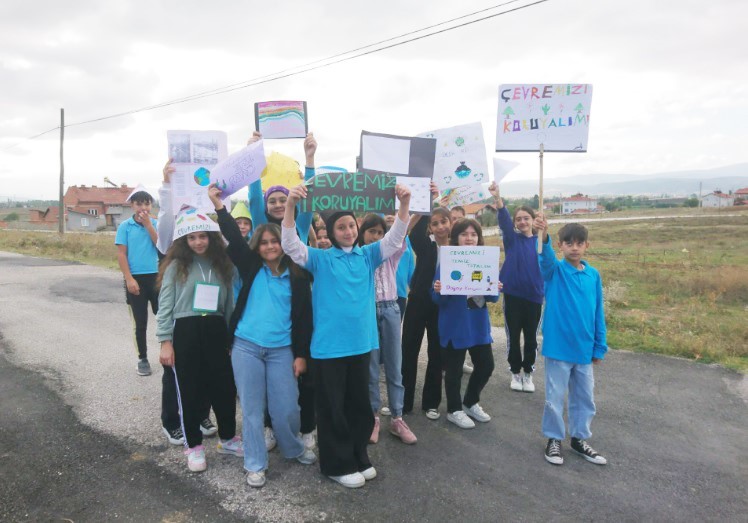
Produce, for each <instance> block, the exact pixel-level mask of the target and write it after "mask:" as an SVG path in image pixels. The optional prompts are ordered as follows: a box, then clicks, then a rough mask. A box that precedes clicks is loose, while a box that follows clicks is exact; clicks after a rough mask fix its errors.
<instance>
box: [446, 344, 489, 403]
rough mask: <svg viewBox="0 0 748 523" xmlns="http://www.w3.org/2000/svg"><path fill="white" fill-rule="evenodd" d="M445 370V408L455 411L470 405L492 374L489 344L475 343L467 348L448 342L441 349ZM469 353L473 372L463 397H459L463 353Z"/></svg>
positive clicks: (474, 401)
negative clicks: (455, 346)
mask: <svg viewBox="0 0 748 523" xmlns="http://www.w3.org/2000/svg"><path fill="white" fill-rule="evenodd" d="M442 351H443V352H442V355H443V358H444V364H445V367H446V371H445V373H444V391H445V392H446V394H447V410H448V411H449V412H456V411H458V410H462V406H463V405H465V406H466V407H472V406H473V405H475V404H476V403H478V402H479V401H480V393H481V391H482V390H483V387H485V386H486V383H488V378H490V377H491V374H493V368H494V363H493V352H492V351H491V346H490V345H476V346H475V347H470V348H469V349H455V348H453V347H452V344H451V343H450V344H449V345H448V346H447V347H446V348H444V349H442ZM468 352H469V353H470V358H471V359H472V360H473V373H472V374H471V375H470V380H468V385H467V389H466V390H465V398H464V399H462V398H461V394H460V387H461V386H462V365H463V363H465V354H466V353H468Z"/></svg>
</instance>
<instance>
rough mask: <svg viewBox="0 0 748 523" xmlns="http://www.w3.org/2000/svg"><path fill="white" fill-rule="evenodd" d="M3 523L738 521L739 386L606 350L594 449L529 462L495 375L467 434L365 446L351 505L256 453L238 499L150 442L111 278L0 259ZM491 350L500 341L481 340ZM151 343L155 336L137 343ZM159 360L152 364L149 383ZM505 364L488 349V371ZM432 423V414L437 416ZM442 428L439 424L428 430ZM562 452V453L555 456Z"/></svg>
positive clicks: (531, 445)
mask: <svg viewBox="0 0 748 523" xmlns="http://www.w3.org/2000/svg"><path fill="white" fill-rule="evenodd" d="M0 335H1V336H2V343H0V350H2V357H0V402H2V403H1V404H2V407H3V409H2V412H3V416H2V418H0V520H2V521H63V520H71V521H101V520H112V519H115V518H116V519H121V520H132V521H201V520H212V521H230V520H231V519H232V518H240V519H244V520H248V519H249V520H251V519H253V518H256V519H257V520H260V521H388V520H389V521H425V520H428V521H432V522H434V521H503V520H509V519H511V520H515V521H536V520H551V521H579V520H615V521H629V520H631V521H634V520H637V521H639V520H645V521H745V518H746V513H748V503H747V502H746V496H745V485H746V481H747V480H748V458H746V455H747V454H746V452H745V445H746V442H747V441H748V438H746V435H747V434H748V430H746V429H748V416H746V414H747V408H746V407H747V404H748V380H747V379H746V377H744V376H742V375H740V374H738V373H735V372H731V371H728V370H725V369H722V368H719V367H716V366H707V365H700V364H696V363H691V362H688V361H684V360H679V359H674V358H666V357H660V356H654V355H645V354H633V353H629V352H625V351H612V352H611V353H610V354H609V355H608V357H607V358H606V360H605V361H604V363H603V364H602V365H601V366H599V367H597V368H596V402H597V406H598V415H597V417H596V418H595V421H594V423H593V433H594V434H593V437H592V438H591V440H590V442H591V444H592V445H593V446H594V447H595V448H597V449H598V450H599V451H601V452H602V453H603V454H604V455H606V456H607V457H608V460H609V465H608V466H606V467H599V466H595V465H592V464H589V463H587V462H585V461H584V460H582V459H581V458H579V457H578V456H575V455H571V453H570V452H569V451H568V450H567V452H566V463H565V464H564V465H563V466H562V467H554V466H552V465H549V464H547V463H546V462H545V460H544V459H543V447H544V444H545V440H544V439H543V436H542V434H541V433H540V419H541V415H542V409H543V393H542V390H543V387H542V386H543V380H542V362H541V366H540V369H539V370H540V371H541V372H538V373H536V376H537V377H536V380H535V381H536V384H537V385H538V392H536V393H535V394H524V393H517V392H512V391H510V390H509V385H508V383H509V374H508V372H506V371H505V370H504V369H505V366H504V365H503V364H502V363H498V364H497V371H496V373H495V374H494V376H493V377H492V378H491V381H490V382H489V384H488V386H487V387H486V389H485V391H484V395H483V398H482V400H481V404H482V405H483V406H484V408H485V409H486V411H487V412H489V413H490V414H492V415H493V420H492V421H491V422H490V423H488V424H485V425H481V426H479V427H477V428H476V429H474V430H471V431H463V430H461V429H458V428H457V427H455V426H453V425H451V424H448V422H447V421H446V419H445V416H444V415H442V418H441V419H440V420H437V421H429V420H428V419H426V418H425V417H424V416H422V415H421V414H413V415H411V416H409V417H408V418H407V421H408V423H409V425H410V426H411V428H412V429H413V431H414V432H415V433H416V435H417V436H418V438H419V441H418V444H417V445H415V446H413V447H409V446H405V445H403V444H401V443H400V442H399V441H397V440H395V439H394V438H392V437H391V436H389V435H388V434H387V433H386V427H387V424H388V421H387V419H386V418H384V419H383V429H385V430H383V433H382V437H381V439H380V442H379V443H378V444H377V445H374V446H371V447H370V456H371V458H372V462H373V463H374V464H375V466H376V467H377V469H378V471H379V477H378V478H377V479H376V480H374V481H372V482H370V483H369V484H367V486H366V487H365V488H363V489H359V490H356V491H349V490H345V489H343V488H341V487H339V486H337V485H336V484H334V483H332V482H331V481H329V480H328V479H326V478H324V477H323V476H322V475H321V474H320V473H319V470H318V469H317V468H316V467H304V466H302V465H299V464H296V463H289V462H286V461H285V460H283V459H282V458H281V457H280V456H279V455H278V453H277V452H273V453H272V454H271V459H270V470H269V474H268V484H267V486H266V487H265V488H263V489H260V490H252V489H250V488H249V487H247V485H246V483H244V477H243V473H242V466H241V461H240V460H237V459H236V458H233V457H230V456H219V455H217V454H216V453H215V450H214V447H213V444H214V443H213V442H211V441H210V440H207V442H208V444H209V448H208V464H209V469H208V472H206V473H204V474H201V475H197V476H195V475H190V474H188V473H187V472H186V467H185V461H184V457H183V455H182V453H181V451H180V449H179V448H176V447H172V446H169V445H167V444H166V442H165V439H164V438H163V437H162V435H161V433H160V423H159V408H160V400H159V396H160V373H161V371H160V369H158V371H157V372H155V373H154V375H153V376H150V377H147V378H141V377H138V376H136V374H135V362H136V358H135V353H134V348H133V346H132V336H131V333H130V324H129V318H128V314H127V309H126V306H125V304H124V297H123V291H122V283H121V277H120V275H119V273H117V272H114V271H108V270H104V269H98V268H94V267H89V266H84V265H73V264H66V263H61V262H52V261H48V260H39V259H35V258H28V257H22V256H19V255H15V254H9V253H2V252H0ZM496 338H497V339H496V342H497V343H496V345H497V346H501V345H502V344H503V339H502V338H501V336H500V333H499V335H498V336H497V337H496ZM151 339H153V337H152V336H151ZM156 354H157V352H156V343H155V340H154V341H153V344H152V346H151V347H150V349H149V355H150V359H151V363H152V365H153V366H154V369H156V368H157V367H158V364H157V361H156V360H157V357H156ZM503 354H504V351H503V348H497V349H495V356H496V359H497V362H503V359H504V357H503ZM443 409H444V406H443V407H442V410H443ZM443 414H444V413H443ZM566 448H567V449H568V445H567V447H566Z"/></svg>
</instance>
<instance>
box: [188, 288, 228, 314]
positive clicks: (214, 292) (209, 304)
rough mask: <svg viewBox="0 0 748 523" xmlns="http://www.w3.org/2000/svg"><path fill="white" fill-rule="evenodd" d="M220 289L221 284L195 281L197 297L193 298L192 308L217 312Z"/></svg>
mask: <svg viewBox="0 0 748 523" xmlns="http://www.w3.org/2000/svg"><path fill="white" fill-rule="evenodd" d="M220 290H221V286H220V285H216V284H215V283H199V282H198V283H195V298H194V299H193V300H192V310H193V311H195V312H216V311H217V310H218V295H219V294H220V292H219V291H220Z"/></svg>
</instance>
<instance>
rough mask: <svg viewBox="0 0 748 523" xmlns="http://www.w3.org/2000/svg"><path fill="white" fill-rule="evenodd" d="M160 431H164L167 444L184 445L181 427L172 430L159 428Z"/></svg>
mask: <svg viewBox="0 0 748 523" xmlns="http://www.w3.org/2000/svg"><path fill="white" fill-rule="evenodd" d="M161 430H162V431H164V435H165V436H166V439H168V440H169V443H171V444H172V445H184V433H183V432H182V427H177V428H176V429H174V430H167V429H166V427H161Z"/></svg>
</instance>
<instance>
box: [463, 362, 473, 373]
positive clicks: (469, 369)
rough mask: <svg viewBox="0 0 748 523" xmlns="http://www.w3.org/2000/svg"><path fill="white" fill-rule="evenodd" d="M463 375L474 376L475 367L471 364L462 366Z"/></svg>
mask: <svg viewBox="0 0 748 523" xmlns="http://www.w3.org/2000/svg"><path fill="white" fill-rule="evenodd" d="M462 373H463V374H472V373H473V366H472V365H470V364H469V363H463V364H462Z"/></svg>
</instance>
